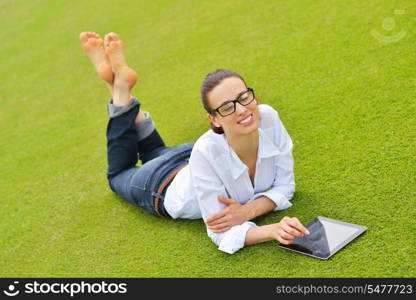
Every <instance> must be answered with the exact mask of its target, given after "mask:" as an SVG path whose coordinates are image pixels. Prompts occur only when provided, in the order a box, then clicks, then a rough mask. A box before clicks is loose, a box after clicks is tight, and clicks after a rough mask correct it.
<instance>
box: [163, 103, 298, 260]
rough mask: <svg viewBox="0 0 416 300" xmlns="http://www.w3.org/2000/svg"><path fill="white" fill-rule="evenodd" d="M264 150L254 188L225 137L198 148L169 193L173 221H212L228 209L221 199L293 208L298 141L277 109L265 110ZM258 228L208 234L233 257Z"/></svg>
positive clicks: (203, 140)
mask: <svg viewBox="0 0 416 300" xmlns="http://www.w3.org/2000/svg"><path fill="white" fill-rule="evenodd" d="M259 111H260V126H259V129H258V130H259V148H258V153H257V161H256V173H255V177H254V186H253V184H252V183H251V180H250V177H249V173H248V167H247V166H246V165H245V164H244V163H243V162H242V161H241V160H240V158H239V157H238V156H237V154H236V153H235V152H234V150H233V149H232V148H231V147H230V145H229V144H228V142H227V140H226V138H225V136H224V134H217V133H214V132H213V131H212V130H209V131H207V132H206V133H205V134H203V135H202V136H201V137H200V138H199V139H198V140H197V141H196V143H195V145H194V147H193V149H192V153H191V157H190V159H189V165H188V166H186V167H185V168H183V169H182V170H181V171H180V172H179V173H178V174H177V175H176V177H175V178H174V180H173V181H172V183H171V185H170V186H169V188H168V190H167V191H166V196H165V201H164V205H165V208H166V210H167V211H168V213H169V214H170V215H171V216H172V218H184V219H197V218H201V217H202V218H203V219H204V220H206V219H207V218H209V217H210V216H212V215H213V214H214V213H216V212H218V211H220V210H222V209H224V208H225V207H226V205H225V204H222V203H221V202H219V201H218V196H223V197H226V198H233V199H235V200H237V201H238V202H239V203H241V204H246V203H249V202H251V201H253V200H254V199H256V198H259V197H261V196H266V197H267V198H269V199H271V200H272V201H273V202H274V203H276V208H275V210H283V209H286V208H289V207H290V206H292V204H291V203H290V201H289V200H290V199H291V198H292V196H293V193H294V191H295V178H294V174H293V157H292V148H293V144H292V140H291V139H290V137H289V135H288V133H287V131H286V129H285V128H284V126H283V124H282V122H281V121H280V119H279V116H278V113H277V112H276V110H274V109H273V108H272V107H271V106H269V105H266V104H260V105H259ZM252 226H256V224H254V223H253V222H248V221H247V222H244V223H242V224H241V225H236V226H233V227H232V228H230V229H229V230H227V231H226V232H223V233H214V232H212V231H211V230H209V229H208V228H207V233H208V236H209V237H210V238H211V240H212V241H213V242H214V243H215V244H216V245H217V246H218V247H219V250H222V251H224V252H227V253H230V254H233V253H235V252H236V251H238V250H239V249H241V248H243V247H244V242H245V237H246V233H247V231H248V230H249V229H250V227H252Z"/></svg>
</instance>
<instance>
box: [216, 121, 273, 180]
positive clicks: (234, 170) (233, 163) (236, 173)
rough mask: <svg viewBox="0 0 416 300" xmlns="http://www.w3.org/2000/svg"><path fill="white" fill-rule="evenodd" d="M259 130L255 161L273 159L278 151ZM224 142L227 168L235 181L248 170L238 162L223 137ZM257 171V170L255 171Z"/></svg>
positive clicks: (238, 159)
mask: <svg viewBox="0 0 416 300" xmlns="http://www.w3.org/2000/svg"><path fill="white" fill-rule="evenodd" d="M258 130H259V149H258V152H257V155H258V156H257V160H258V161H259V160H262V159H264V158H268V157H273V156H277V155H279V153H280V151H279V149H277V147H276V146H275V145H274V144H273V142H272V141H271V140H270V138H269V137H268V136H267V134H266V132H264V130H262V129H261V128H259V129H258ZM223 138H224V142H225V144H226V147H227V150H228V151H226V153H225V155H226V158H227V160H228V168H229V170H230V171H231V174H232V176H233V178H234V179H235V180H236V179H237V178H238V177H240V176H241V175H242V174H243V173H244V172H245V171H246V170H247V169H248V168H247V166H246V165H245V164H244V163H243V162H242V161H241V160H240V158H239V157H238V155H237V154H236V153H235V152H234V150H233V149H232V148H231V146H230V145H229V144H228V142H227V140H226V138H225V136H223ZM256 171H257V170H256Z"/></svg>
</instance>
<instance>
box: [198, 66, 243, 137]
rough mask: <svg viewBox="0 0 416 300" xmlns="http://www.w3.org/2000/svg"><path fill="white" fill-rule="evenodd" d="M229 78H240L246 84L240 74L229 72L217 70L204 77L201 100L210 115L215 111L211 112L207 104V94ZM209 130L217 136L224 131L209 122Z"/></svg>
mask: <svg viewBox="0 0 416 300" xmlns="http://www.w3.org/2000/svg"><path fill="white" fill-rule="evenodd" d="M229 77H237V78H240V79H241V80H242V81H243V82H244V84H245V85H246V82H245V81H244V79H243V77H241V75H240V74H238V73H236V72H233V71H230V70H223V69H217V70H215V71H212V72H210V73H208V75H207V76H206V77H205V79H204V81H203V82H202V85H201V100H202V104H203V105H204V108H205V110H206V111H207V113H209V114H211V115H215V114H216V112H215V111H214V112H213V108H212V107H211V106H210V105H209V103H208V93H209V92H211V91H212V90H213V89H214V88H215V87H216V86H217V85H219V84H220V83H221V82H222V81H223V80H224V79H225V78H229ZM246 86H247V85H246ZM211 128H212V130H213V131H214V132H215V133H218V134H222V133H224V130H223V129H222V127H215V126H214V124H212V122H211Z"/></svg>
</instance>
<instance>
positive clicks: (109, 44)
mask: <svg viewBox="0 0 416 300" xmlns="http://www.w3.org/2000/svg"><path fill="white" fill-rule="evenodd" d="M80 40H81V43H82V46H83V48H84V51H85V52H86V54H87V55H88V57H89V58H90V60H91V62H92V64H93V66H94V68H95V70H96V71H97V74H98V76H99V77H100V78H101V79H103V80H104V82H105V83H106V86H107V88H108V90H109V91H110V93H111V96H112V99H113V101H111V102H110V103H109V105H108V112H109V114H110V117H114V116H118V115H121V114H122V113H124V112H126V111H127V110H129V109H130V108H131V105H134V104H135V103H133V101H131V100H130V98H131V94H130V91H131V88H132V87H133V86H134V84H135V82H136V81H137V74H136V72H134V71H133V70H132V69H130V68H128V67H127V64H126V60H125V58H124V54H123V45H122V42H121V41H120V40H119V38H118V36H117V35H116V34H114V33H110V34H107V35H106V37H105V39H104V41H103V40H102V39H101V38H100V36H99V35H98V34H97V33H94V32H82V33H81V34H80ZM107 53H108V54H107ZM110 56H111V60H110ZM115 72H117V73H118V74H119V75H120V76H118V77H117V82H115ZM115 83H116V89H115V90H114V85H115ZM127 94H128V96H127ZM126 103H129V104H130V105H126ZM135 124H136V130H137V139H138V145H137V150H138V152H137V153H138V155H139V158H140V160H141V161H142V163H143V164H144V163H146V162H147V161H149V160H151V159H153V158H155V157H157V156H159V155H160V154H161V153H162V152H163V151H164V150H165V149H166V146H165V144H164V142H163V140H162V138H161V137H160V136H159V133H158V132H157V130H156V129H155V125H154V122H153V120H152V119H151V117H150V114H149V113H147V112H144V111H142V110H140V111H139V113H138V114H137V116H136V117H135Z"/></svg>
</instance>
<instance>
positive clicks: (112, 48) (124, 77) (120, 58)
mask: <svg viewBox="0 0 416 300" xmlns="http://www.w3.org/2000/svg"><path fill="white" fill-rule="evenodd" d="M104 49H105V53H106V55H107V57H108V58H109V60H110V63H111V68H112V72H113V73H114V86H116V85H117V86H126V87H128V88H129V89H131V88H132V87H133V86H134V85H135V84H136V82H137V73H136V72H135V71H134V70H132V69H131V68H129V67H128V66H127V63H126V59H125V57H124V50H123V42H122V41H121V40H120V39H119V37H118V35H117V34H115V33H113V32H111V33H108V34H107V35H106V36H105V38H104Z"/></svg>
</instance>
